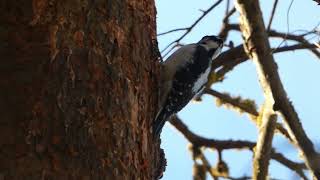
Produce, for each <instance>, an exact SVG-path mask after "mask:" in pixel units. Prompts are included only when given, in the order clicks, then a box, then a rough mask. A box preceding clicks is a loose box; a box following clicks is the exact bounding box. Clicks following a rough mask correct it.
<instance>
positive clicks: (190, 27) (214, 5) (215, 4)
mask: <svg viewBox="0 0 320 180" xmlns="http://www.w3.org/2000/svg"><path fill="white" fill-rule="evenodd" d="M222 1H223V0H218V1H217V2H216V3H214V4H213V5H212V6H211V7H209V8H208V9H207V10H205V11H203V13H202V15H201V16H200V17H199V18H198V19H197V20H196V21H195V22H194V23H193V24H191V26H189V27H187V28H179V29H175V30H171V31H167V32H164V33H160V35H163V34H168V33H171V32H175V31H182V30H185V32H184V33H183V34H182V35H181V36H180V37H179V38H178V39H176V40H174V41H172V42H171V43H169V44H168V45H167V46H166V47H165V48H164V49H163V50H162V51H161V53H162V52H164V51H165V50H166V49H168V48H169V47H170V46H171V45H173V44H177V43H179V42H180V41H181V40H182V39H183V38H184V37H185V36H186V35H187V34H189V33H190V32H191V31H192V29H193V28H194V27H195V26H196V25H197V24H198V23H199V22H200V21H201V20H202V19H203V18H204V17H205V16H206V15H207V14H208V13H209V12H211V11H212V10H213V9H214V8H215V7H217V6H218V5H219V4H220V3H221V2H222ZM169 53H170V52H169Z"/></svg>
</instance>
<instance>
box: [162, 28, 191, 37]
mask: <svg viewBox="0 0 320 180" xmlns="http://www.w3.org/2000/svg"><path fill="white" fill-rule="evenodd" d="M186 30H188V28H177V29H172V30H170V31H166V32H163V33H159V34H157V36H162V35H166V34H169V33H172V32H177V31H186Z"/></svg>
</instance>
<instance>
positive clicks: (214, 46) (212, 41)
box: [197, 35, 223, 58]
mask: <svg viewBox="0 0 320 180" xmlns="http://www.w3.org/2000/svg"><path fill="white" fill-rule="evenodd" d="M197 44H198V45H200V46H203V47H204V48H206V49H207V51H208V52H210V54H212V56H213V57H212V58H215V57H216V56H217V55H218V54H219V53H220V51H221V49H222V47H223V40H222V39H221V38H219V37H218V36H213V35H212V36H204V37H203V38H202V39H201V40H200V41H199V42H198V43H197Z"/></svg>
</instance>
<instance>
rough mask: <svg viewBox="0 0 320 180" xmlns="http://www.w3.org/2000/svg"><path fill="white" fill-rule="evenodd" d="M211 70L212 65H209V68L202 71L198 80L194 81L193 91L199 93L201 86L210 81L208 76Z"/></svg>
mask: <svg viewBox="0 0 320 180" xmlns="http://www.w3.org/2000/svg"><path fill="white" fill-rule="evenodd" d="M210 71H211V65H210V66H209V68H208V69H207V70H206V71H205V72H204V73H202V74H201V75H200V76H199V78H198V79H197V81H196V82H195V83H194V85H193V88H192V91H193V92H194V93H197V92H198V91H199V90H200V89H201V88H202V86H203V85H204V84H205V83H207V81H208V76H209V73H210Z"/></svg>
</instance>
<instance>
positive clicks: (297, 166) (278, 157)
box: [271, 150, 308, 180]
mask: <svg viewBox="0 0 320 180" xmlns="http://www.w3.org/2000/svg"><path fill="white" fill-rule="evenodd" d="M271 158H272V159H274V160H275V161H277V162H279V163H281V164H282V165H284V166H286V167H288V168H289V169H291V170H293V171H295V172H296V173H297V174H298V175H299V176H300V177H301V178H302V179H305V180H308V178H307V177H306V175H305V174H304V172H303V170H304V169H307V167H306V165H305V164H304V163H296V162H293V161H291V160H289V159H287V158H286V157H284V156H283V155H282V154H281V153H277V152H275V151H274V150H272V152H271Z"/></svg>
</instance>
